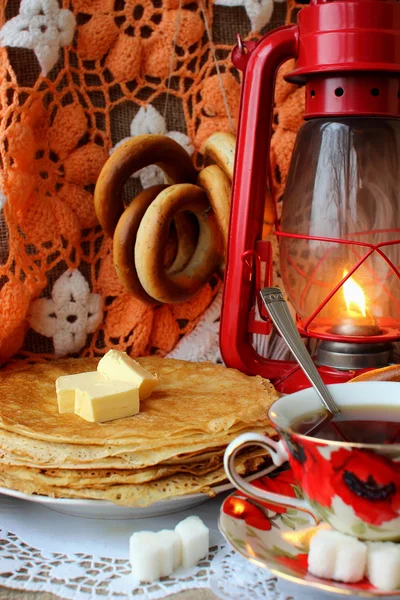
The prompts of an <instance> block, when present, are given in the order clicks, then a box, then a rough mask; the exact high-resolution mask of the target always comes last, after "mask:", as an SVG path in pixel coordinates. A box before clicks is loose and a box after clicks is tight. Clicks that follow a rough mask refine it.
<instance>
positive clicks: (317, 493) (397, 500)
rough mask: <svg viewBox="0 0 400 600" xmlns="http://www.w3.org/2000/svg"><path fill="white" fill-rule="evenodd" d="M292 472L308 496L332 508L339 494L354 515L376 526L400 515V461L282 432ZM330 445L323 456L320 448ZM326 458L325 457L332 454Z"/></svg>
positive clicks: (313, 500) (322, 505) (367, 451)
mask: <svg viewBox="0 0 400 600" xmlns="http://www.w3.org/2000/svg"><path fill="white" fill-rule="evenodd" d="M282 436H283V439H284V443H285V446H286V449H287V452H288V454H289V462H290V465H291V467H292V470H293V474H294V476H295V478H296V480H297V481H298V483H299V484H300V486H301V488H302V490H303V492H304V494H305V496H306V497H307V498H308V499H309V500H310V501H311V502H316V503H318V504H319V505H320V506H321V507H325V508H328V509H329V508H331V507H332V501H333V499H334V497H335V496H338V497H339V498H340V499H341V500H342V501H343V502H344V504H346V505H347V506H350V507H351V508H352V509H353V510H354V513H355V515H356V516H357V517H358V518H360V519H362V520H363V521H364V522H365V523H368V524H370V525H373V526H379V525H382V523H385V522H387V521H391V520H392V519H396V518H397V517H399V515H400V462H396V461H394V460H391V459H390V458H387V457H385V456H383V455H381V454H378V453H376V452H372V451H369V450H360V449H357V448H347V447H339V446H338V447H337V448H333V449H332V446H331V445H330V444H329V442H327V443H326V444H324V443H322V442H317V441H315V440H313V439H311V438H301V437H298V436H296V435H295V434H293V435H290V436H289V435H288V434H287V433H283V434H282ZM324 447H325V448H329V450H330V452H325V453H324V455H323V454H322V453H321V452H320V449H321V448H324ZM329 455H330V457H329V458H326V457H325V456H329Z"/></svg>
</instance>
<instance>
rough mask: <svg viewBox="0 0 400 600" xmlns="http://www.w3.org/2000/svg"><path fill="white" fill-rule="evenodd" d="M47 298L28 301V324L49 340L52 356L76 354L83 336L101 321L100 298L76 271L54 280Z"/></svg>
mask: <svg viewBox="0 0 400 600" xmlns="http://www.w3.org/2000/svg"><path fill="white" fill-rule="evenodd" d="M51 298H52V299H51V300H49V299H47V298H39V299H38V300H34V302H32V304H31V306H30V310H29V315H28V321H29V324H30V326H31V327H32V329H34V330H35V331H37V333H40V334H41V335H45V336H46V337H51V338H53V344H54V353H55V355H56V356H65V355H66V354H73V353H75V352H78V351H79V350H81V348H83V346H84V345H85V343H86V337H87V334H88V333H93V332H94V331H95V330H96V328H97V327H98V325H99V324H100V322H101V319H102V316H103V299H102V297H101V296H100V295H99V294H92V293H91V292H90V289H89V285H88V282H87V281H86V279H85V278H84V277H83V275H82V274H81V273H80V272H79V271H78V270H75V271H70V270H68V271H65V273H63V274H62V275H61V277H59V279H57V281H56V282H55V284H54V286H53V290H52V293H51Z"/></svg>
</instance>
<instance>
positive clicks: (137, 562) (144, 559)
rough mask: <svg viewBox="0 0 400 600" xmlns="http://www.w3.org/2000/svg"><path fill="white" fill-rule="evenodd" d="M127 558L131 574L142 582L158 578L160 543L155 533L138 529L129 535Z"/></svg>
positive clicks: (159, 575) (159, 570)
mask: <svg viewBox="0 0 400 600" xmlns="http://www.w3.org/2000/svg"><path fill="white" fill-rule="evenodd" d="M129 550H130V553H129V558H130V561H131V566H132V575H133V576H134V577H135V579H138V580H139V581H143V582H148V583H149V582H151V581H154V580H155V579H160V577H161V576H162V575H161V545H160V541H159V539H158V536H157V534H156V533H153V532H152V531H138V532H136V533H134V534H133V535H132V536H131V539H130V542H129Z"/></svg>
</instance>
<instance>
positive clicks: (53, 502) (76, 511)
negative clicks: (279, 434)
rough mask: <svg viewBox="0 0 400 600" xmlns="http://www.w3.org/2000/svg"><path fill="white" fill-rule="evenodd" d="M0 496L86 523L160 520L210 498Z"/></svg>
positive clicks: (5, 491) (8, 493)
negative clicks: (132, 502)
mask: <svg viewBox="0 0 400 600" xmlns="http://www.w3.org/2000/svg"><path fill="white" fill-rule="evenodd" d="M275 468H276V467H275V466H274V465H272V466H270V467H268V468H266V469H263V470H262V471H259V472H258V473H255V474H253V475H250V476H249V477H247V478H246V479H247V480H248V481H252V480H253V479H256V478H257V477H261V476H262V475H266V474H268V473H270V472H271V471H272V470H274V469H275ZM232 489H233V487H232V485H231V484H230V483H226V484H224V485H219V486H215V487H214V488H213V490H214V492H215V493H216V494H221V493H222V492H227V491H229V490H232ZM0 493H1V494H4V495H5V496H12V497H13V498H19V499H21V500H27V501H28V502H36V503H38V504H41V505H42V506H45V507H46V508H50V509H51V510H55V511H56V512H60V513H63V514H65V515H71V516H73V517H84V518H86V519H144V518H150V517H160V516H162V515H169V514H171V513H176V512H181V511H183V510H189V509H190V508H193V507H194V506H198V505H199V504H203V502H207V500H210V497H209V496H207V494H187V495H186V496H177V497H175V498H170V499H169V500H161V501H159V502H155V503H154V504H151V505H150V506H147V507H144V508H141V507H138V506H130V507H126V506H119V505H118V504H113V503H112V502H106V501H105V500H84V499H79V498H77V499H75V498H50V496H40V495H39V494H37V495H36V494H32V495H31V494H24V493H23V492H18V491H16V490H10V489H8V488H3V487H0Z"/></svg>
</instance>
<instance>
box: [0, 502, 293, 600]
mask: <svg viewBox="0 0 400 600" xmlns="http://www.w3.org/2000/svg"><path fill="white" fill-rule="evenodd" d="M222 498H223V496H219V497H217V498H214V499H213V500H210V501H209V502H206V503H204V504H202V505H200V506H198V507H195V508H193V509H191V510H190V511H185V512H180V513H177V514H173V515H166V516H163V517H157V518H152V519H136V520H129V521H128V520H126V521H125V520H124V521H113V520H100V519H83V518H79V517H71V516H67V515H63V514H60V513H57V512H54V511H52V510H49V509H48V508H45V507H42V506H41V505H38V504H33V503H30V502H26V501H23V500H17V499H14V498H9V497H6V496H0V526H1V530H0V585H2V586H5V587H7V588H12V589H20V590H31V591H41V592H44V591H46V592H52V593H54V594H57V595H58V596H59V597H61V598H70V599H73V600H89V599H93V600H94V599H96V600H98V599H100V598H102V599H103V600H104V598H118V599H119V600H128V599H129V600H130V599H132V598H138V597H140V598H142V599H146V600H147V599H149V600H151V599H155V598H164V597H166V596H168V595H170V594H173V593H176V592H179V591H182V590H188V589H194V588H209V589H211V590H212V591H213V592H214V593H215V594H216V595H217V596H219V597H220V598H224V599H227V600H228V599H229V600H236V599H238V600H239V599H240V600H243V599H246V600H278V599H279V600H285V599H286V598H287V595H285V594H283V595H282V594H280V593H279V592H278V591H277V589H276V580H275V579H274V578H273V577H272V576H271V575H270V574H269V573H268V572H267V571H265V570H263V569H260V568H258V567H254V566H253V565H251V564H250V563H248V562H247V561H246V560H245V559H243V558H242V557H240V556H239V555H237V554H236V553H235V552H233V551H232V550H231V549H230V547H228V546H227V545H226V544H225V542H224V540H223V538H222V535H221V534H220V533H219V531H218V526H217V522H218V515H219V510H220V506H221V501H222ZM189 514H197V515H198V516H199V517H201V518H202V519H203V521H204V522H205V523H206V524H207V526H208V527H209V528H210V539H211V547H210V552H209V555H208V557H207V558H206V559H204V560H203V561H202V562H201V563H199V565H198V566H197V567H195V568H193V569H190V570H183V569H180V570H178V571H176V572H175V573H174V575H173V576H172V577H169V578H164V579H163V580H162V581H159V582H154V583H152V584H145V585H141V584H139V582H137V581H135V580H134V579H133V577H132V575H131V573H130V565H129V560H128V556H129V554H128V552H129V550H128V548H129V537H130V535H131V534H132V533H133V531H138V530H154V531H157V530H159V529H164V528H173V527H175V525H176V524H177V523H178V522H179V521H180V520H181V519H183V518H185V517H186V516H188V515H189ZM296 598H297V596H296Z"/></svg>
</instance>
